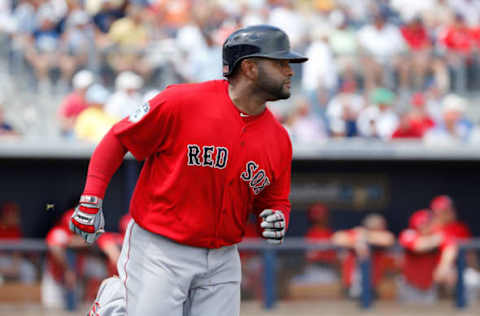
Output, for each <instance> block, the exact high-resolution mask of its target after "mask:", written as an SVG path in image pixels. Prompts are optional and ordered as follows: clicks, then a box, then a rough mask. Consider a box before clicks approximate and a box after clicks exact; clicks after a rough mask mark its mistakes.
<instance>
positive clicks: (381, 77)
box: [357, 11, 407, 92]
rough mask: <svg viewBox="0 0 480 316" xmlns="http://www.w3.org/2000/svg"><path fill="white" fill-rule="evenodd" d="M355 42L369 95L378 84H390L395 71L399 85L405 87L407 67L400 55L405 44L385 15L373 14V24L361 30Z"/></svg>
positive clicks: (398, 31) (395, 27) (403, 50)
mask: <svg viewBox="0 0 480 316" xmlns="http://www.w3.org/2000/svg"><path fill="white" fill-rule="evenodd" d="M357 36H358V42H359V45H360V51H361V54H362V56H363V60H362V65H363V67H364V68H363V72H364V75H365V88H366V91H367V92H370V91H371V90H372V89H373V88H374V87H375V86H377V85H389V84H393V83H392V82H391V81H392V79H391V78H392V77H393V74H394V72H395V71H398V72H399V73H400V76H399V77H400V79H401V81H400V86H401V87H405V85H406V82H405V80H404V79H405V78H406V76H405V75H404V73H405V71H406V70H407V68H406V67H407V65H406V63H405V62H404V58H403V56H402V54H403V53H404V52H405V51H406V44H405V41H404V39H403V37H402V34H401V33H400V30H399V29H398V27H397V26H395V25H393V24H390V23H388V22H387V17H386V15H385V13H384V12H381V11H378V12H375V13H374V15H373V18H372V22H371V23H369V24H367V25H365V26H364V27H362V28H361V29H360V30H359V31H358V33H357Z"/></svg>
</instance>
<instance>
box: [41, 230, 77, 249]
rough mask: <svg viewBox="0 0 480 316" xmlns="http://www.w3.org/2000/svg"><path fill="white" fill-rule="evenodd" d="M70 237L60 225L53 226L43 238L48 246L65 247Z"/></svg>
mask: <svg viewBox="0 0 480 316" xmlns="http://www.w3.org/2000/svg"><path fill="white" fill-rule="evenodd" d="M70 239H71V233H70V232H69V231H68V230H67V229H65V228H62V227H59V226H57V227H54V228H53V229H52V230H50V231H49V232H48V234H47V237H46V239H45V241H46V243H47V245H48V246H60V247H66V246H67V245H68V243H69V242H70Z"/></svg>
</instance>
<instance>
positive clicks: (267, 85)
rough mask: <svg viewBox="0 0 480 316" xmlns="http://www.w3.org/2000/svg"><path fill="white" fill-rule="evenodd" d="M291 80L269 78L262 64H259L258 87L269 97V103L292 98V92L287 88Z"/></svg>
mask: <svg viewBox="0 0 480 316" xmlns="http://www.w3.org/2000/svg"><path fill="white" fill-rule="evenodd" d="M289 81H290V80H289V79H281V80H280V79H278V78H273V76H269V75H268V73H267V72H266V71H265V70H264V69H263V66H262V65H261V64H258V79H257V87H258V89H259V90H261V91H262V92H263V93H265V94H266V95H267V97H266V99H267V101H276V100H284V99H288V98H289V97H290V90H289V89H288V88H287V87H286V84H287V82H289Z"/></svg>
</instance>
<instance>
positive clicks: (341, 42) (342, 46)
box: [328, 10, 361, 81]
mask: <svg viewBox="0 0 480 316" xmlns="http://www.w3.org/2000/svg"><path fill="white" fill-rule="evenodd" d="M329 20H330V23H331V24H332V25H333V26H334V27H335V29H334V30H332V32H330V34H329V36H328V43H329V44H330V46H331V48H332V52H333V56H334V58H335V64H336V65H337V69H338V73H339V76H340V77H341V78H342V79H343V80H344V81H353V80H355V79H356V78H357V76H358V75H359V74H360V69H361V67H360V64H359V62H358V41H357V37H356V36H355V31H354V30H353V29H352V28H351V27H350V26H349V25H348V19H347V17H346V15H345V13H344V12H343V11H341V10H335V11H332V13H330V15H329Z"/></svg>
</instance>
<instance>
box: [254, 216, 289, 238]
mask: <svg viewBox="0 0 480 316" xmlns="http://www.w3.org/2000/svg"><path fill="white" fill-rule="evenodd" d="M259 216H260V217H261V218H262V219H263V220H262V222H261V223H260V227H262V228H263V232H262V236H263V237H265V238H266V239H267V242H268V243H270V244H281V243H282V242H283V238H284V237H285V226H286V221H285V216H284V215H283V213H282V211H278V210H270V209H266V210H263V211H262V213H260V215H259Z"/></svg>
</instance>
